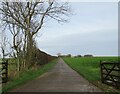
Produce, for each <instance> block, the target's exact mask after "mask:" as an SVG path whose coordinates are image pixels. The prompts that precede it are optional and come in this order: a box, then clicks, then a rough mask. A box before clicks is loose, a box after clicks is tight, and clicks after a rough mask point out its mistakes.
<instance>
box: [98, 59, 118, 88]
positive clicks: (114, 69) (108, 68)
mask: <svg viewBox="0 0 120 94" xmlns="http://www.w3.org/2000/svg"><path fill="white" fill-rule="evenodd" d="M100 66H101V81H102V83H105V84H108V85H112V86H115V87H116V88H120V63H116V62H115V63H111V62H105V61H104V62H100Z"/></svg>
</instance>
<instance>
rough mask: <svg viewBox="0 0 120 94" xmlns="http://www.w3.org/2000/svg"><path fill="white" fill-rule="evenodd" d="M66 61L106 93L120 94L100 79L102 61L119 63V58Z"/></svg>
mask: <svg viewBox="0 0 120 94" xmlns="http://www.w3.org/2000/svg"><path fill="white" fill-rule="evenodd" d="M63 59H64V61H65V62H66V63H67V64H68V65H69V66H70V67H71V68H72V69H74V70H75V71H77V72H78V73H79V74H80V75H82V76H83V77H84V78H85V79H87V80H88V81H89V82H91V83H92V84H94V85H96V86H98V87H99V88H101V89H102V90H103V91H105V92H119V91H120V90H116V89H114V88H113V87H110V86H108V85H105V84H102V83H101V78H100V60H102V61H112V62H116V61H118V58H117V57H91V58H90V57H89V58H85V57H82V58H70V57H65V58H63Z"/></svg>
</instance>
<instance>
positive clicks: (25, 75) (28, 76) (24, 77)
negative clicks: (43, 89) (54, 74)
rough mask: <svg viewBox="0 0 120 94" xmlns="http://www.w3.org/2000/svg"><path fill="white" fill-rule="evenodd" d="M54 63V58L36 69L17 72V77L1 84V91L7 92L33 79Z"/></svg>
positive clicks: (50, 67)
mask: <svg viewBox="0 0 120 94" xmlns="http://www.w3.org/2000/svg"><path fill="white" fill-rule="evenodd" d="M55 64H56V60H53V61H51V62H50V63H48V64H45V65H43V66H41V67H39V68H38V69H37V70H27V71H24V72H21V73H20V74H19V78H15V79H12V80H11V81H8V82H7V83H6V84H4V85H3V87H2V92H3V93H5V92H8V91H10V90H11V89H13V88H15V87H17V86H20V85H23V84H25V83H27V82H28V81H30V80H33V79H35V78H36V77H38V76H40V75H42V74H43V73H45V72H47V71H49V70H50V69H52V68H53V66H55Z"/></svg>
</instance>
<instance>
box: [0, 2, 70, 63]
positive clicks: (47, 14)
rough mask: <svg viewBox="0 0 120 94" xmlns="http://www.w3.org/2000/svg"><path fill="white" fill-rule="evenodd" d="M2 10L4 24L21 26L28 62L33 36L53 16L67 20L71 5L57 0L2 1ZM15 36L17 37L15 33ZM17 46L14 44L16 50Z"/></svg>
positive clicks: (60, 20) (30, 55) (56, 18)
mask: <svg viewBox="0 0 120 94" xmlns="http://www.w3.org/2000/svg"><path fill="white" fill-rule="evenodd" d="M0 11H1V14H2V21H3V22H4V26H6V27H8V26H11V25H12V26H14V27H10V28H19V29H20V31H19V32H22V33H23V34H24V42H23V43H24V47H23V48H24V49H23V51H24V52H25V53H26V55H25V58H26V60H27V61H26V62H31V58H32V53H33V52H32V51H33V48H34V47H33V45H34V39H33V37H34V36H35V35H36V34H37V33H38V32H39V31H40V30H41V28H42V26H43V25H44V23H45V20H46V19H49V18H51V19H54V20H56V21H58V22H66V21H67V19H65V16H68V15H69V14H70V7H69V4H68V3H67V2H57V1H56V0H48V1H46V0H41V1H40V2H2V4H1V8H0ZM13 31H14V30H13ZM13 31H12V32H13ZM16 32H17V31H16ZM16 34H17V33H16ZM13 36H14V37H16V36H15V35H14V34H13ZM13 45H14V40H13ZM17 46H18V45H14V49H15V50H16V49H17V48H16V47H17ZM16 51H17V50H16Z"/></svg>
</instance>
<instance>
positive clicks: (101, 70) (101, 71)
mask: <svg viewBox="0 0 120 94" xmlns="http://www.w3.org/2000/svg"><path fill="white" fill-rule="evenodd" d="M100 73H101V81H102V83H103V82H104V81H103V69H102V60H100Z"/></svg>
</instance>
